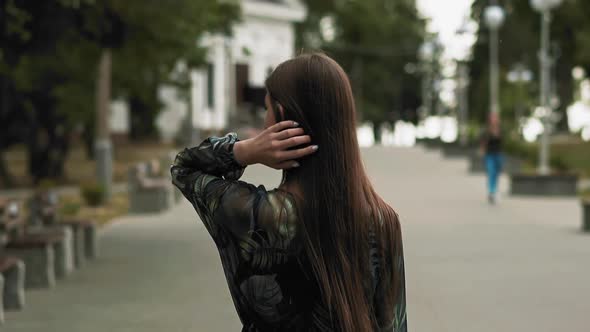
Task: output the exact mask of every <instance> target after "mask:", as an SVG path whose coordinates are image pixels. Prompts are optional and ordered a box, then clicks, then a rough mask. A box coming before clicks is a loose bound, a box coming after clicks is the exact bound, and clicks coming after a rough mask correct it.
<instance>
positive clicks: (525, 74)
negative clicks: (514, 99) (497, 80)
mask: <svg viewBox="0 0 590 332" xmlns="http://www.w3.org/2000/svg"><path fill="white" fill-rule="evenodd" d="M507 79H508V82H510V83H513V84H516V86H517V88H518V99H519V100H518V105H517V107H516V112H514V113H515V114H514V119H515V124H516V126H517V128H520V121H521V119H522V118H523V116H524V108H525V107H524V104H523V99H524V87H525V85H526V84H527V83H529V82H530V81H532V80H533V73H532V72H531V71H530V70H529V69H528V68H527V67H525V65H523V64H522V63H517V64H516V65H514V67H512V69H511V70H510V71H509V72H508V75H507Z"/></svg>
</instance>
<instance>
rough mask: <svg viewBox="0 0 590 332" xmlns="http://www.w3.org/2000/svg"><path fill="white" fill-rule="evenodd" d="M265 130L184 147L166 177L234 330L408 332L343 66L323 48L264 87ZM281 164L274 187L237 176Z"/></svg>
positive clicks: (401, 282) (391, 235)
mask: <svg viewBox="0 0 590 332" xmlns="http://www.w3.org/2000/svg"><path fill="white" fill-rule="evenodd" d="M266 88H267V96H266V101H265V102H266V108H267V115H266V123H265V127H266V129H265V130H264V131H263V132H261V133H260V134H259V135H258V136H256V137H254V138H251V139H247V140H244V141H239V140H238V139H237V137H236V135H235V134H228V135H227V136H225V137H222V138H215V137H212V138H209V139H207V140H205V141H204V142H203V143H202V144H201V145H200V146H198V147H195V148H192V149H186V150H184V151H183V152H181V153H180V154H179V155H178V156H177V158H176V161H175V165H174V166H173V167H172V175H173V181H174V184H175V185H176V186H178V188H180V190H182V192H183V193H184V195H185V196H186V198H187V199H188V200H190V201H191V203H192V204H193V205H194V207H195V209H196V210H197V212H198V214H199V215H200V217H201V219H202V220H203V222H204V224H205V226H206V227H207V229H208V231H209V232H210V233H211V236H212V237H213V239H214V241H215V243H216V245H217V247H218V249H219V252H220V255H221V261H222V264H223V267H224V270H225V276H226V278H227V282H228V285H229V288H230V292H231V295H232V297H233V300H234V304H235V306H236V309H237V311H238V315H239V316H240V319H241V321H242V323H243V324H244V328H243V331H347V332H351V331H354V332H357V331H396V332H397V331H406V330H407V327H406V303H405V302H406V301H405V279H404V261H403V253H402V239H401V231H400V225H399V222H398V218H397V214H396V213H395V212H394V210H393V209H391V208H390V207H389V206H388V205H387V204H386V203H385V202H384V201H383V200H382V199H381V198H380V197H379V196H378V195H377V193H376V192H375V191H374V189H373V188H372V186H371V184H370V182H369V179H368V177H367V175H366V173H365V171H364V169H363V164H362V161H361V155H360V151H359V147H358V143H357V138H356V128H355V125H356V118H355V109H354V99H353V96H352V90H351V87H350V82H349V80H348V77H347V76H346V74H345V73H344V71H343V70H342V68H341V67H340V66H339V65H338V64H337V63H336V62H335V61H334V60H332V59H330V58H329V57H327V56H326V55H323V54H306V55H301V56H298V57H296V58H294V59H292V60H289V61H286V62H284V63H282V64H281V65H279V66H278V67H277V68H276V69H275V71H274V72H273V73H272V74H271V75H270V77H269V78H268V79H267V82H266ZM256 163H260V164H264V165H266V166H269V167H272V168H274V169H281V170H283V180H282V181H281V185H280V186H279V188H277V189H274V190H270V191H267V190H266V189H265V188H264V187H263V186H258V187H256V186H254V185H251V184H247V183H244V182H241V181H238V178H239V177H240V176H241V175H242V173H243V171H244V168H245V167H246V166H248V165H252V164H256Z"/></svg>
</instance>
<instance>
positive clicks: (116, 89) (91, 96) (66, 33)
mask: <svg viewBox="0 0 590 332" xmlns="http://www.w3.org/2000/svg"><path fill="white" fill-rule="evenodd" d="M239 15H240V10H239V5H238V3H237V2H236V1H229V0H228V1H218V0H199V1H194V0H178V1H175V2H174V4H163V3H162V2H161V1H157V0H127V1H118V0H105V1H95V0H47V1H18V0H6V1H2V2H0V22H1V24H0V87H1V88H2V89H1V90H0V93H1V96H0V99H1V100H2V103H0V107H1V109H0V149H4V148H7V147H8V146H9V145H10V144H16V143H21V142H26V143H27V148H28V152H29V164H30V167H29V171H30V174H31V176H32V177H33V178H34V179H35V181H36V180H39V179H42V178H47V177H52V178H57V177H62V176H64V174H63V163H64V161H65V158H66V157H67V151H68V147H69V140H70V137H71V136H72V134H73V132H74V130H76V129H78V128H79V129H82V130H83V132H82V136H83V137H84V138H85V140H86V143H87V145H88V146H89V147H91V145H92V144H91V141H92V137H93V136H94V135H93V131H94V127H95V124H94V121H95V105H96V104H95V89H96V81H97V72H98V71H97V65H98V60H99V57H100V54H101V53H102V52H103V50H104V49H111V50H112V54H113V64H112V97H113V99H114V98H122V99H127V100H134V101H136V103H135V105H141V107H132V108H131V113H132V114H131V116H132V118H134V119H141V121H133V122H132V124H133V125H135V127H134V128H132V132H133V134H134V135H133V137H134V138H143V137H145V136H149V135H153V134H154V128H153V123H154V119H155V117H156V116H157V114H158V112H159V110H160V108H161V103H160V101H159V100H158V96H157V91H158V90H157V88H158V86H160V85H161V84H172V85H175V86H178V87H180V88H186V87H188V78H189V75H188V73H189V70H190V69H191V68H194V67H197V66H199V65H202V64H203V63H204V59H205V50H203V49H200V48H199V47H198V40H199V38H200V37H201V36H202V35H203V34H204V33H207V32H223V33H229V32H230V27H231V23H232V22H234V21H235V20H237V19H238V17H239ZM179 62H183V63H184V64H185V66H184V67H183V68H181V67H177V64H178V63H179ZM173 72H174V75H172V74H173ZM144 124H149V125H147V126H144ZM13 128H18V130H17V131H15V130H14V129H13ZM48 137H49V139H48ZM47 140H49V142H47V143H44V142H45V141H47Z"/></svg>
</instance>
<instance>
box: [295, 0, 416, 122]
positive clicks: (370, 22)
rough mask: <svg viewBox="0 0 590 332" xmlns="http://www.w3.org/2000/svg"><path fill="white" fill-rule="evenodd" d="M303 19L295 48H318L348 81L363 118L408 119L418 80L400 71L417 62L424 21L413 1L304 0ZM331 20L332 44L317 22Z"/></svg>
mask: <svg viewBox="0 0 590 332" xmlns="http://www.w3.org/2000/svg"><path fill="white" fill-rule="evenodd" d="M306 4H307V6H308V9H309V13H308V17H307V19H306V21H305V22H304V23H303V24H301V25H300V26H299V27H298V45H299V48H303V49H307V50H315V49H323V50H324V51H326V52H327V53H328V55H330V56H332V57H333V58H334V59H335V60H336V61H338V62H339V63H340V64H341V65H342V67H343V68H344V70H346V71H347V72H348V74H349V76H350V78H351V81H352V85H353V89H354V90H355V98H356V101H357V105H358V110H359V112H360V115H361V117H362V119H363V120H365V121H371V122H374V123H376V124H379V123H381V122H383V121H392V120H394V119H395V118H400V117H408V118H413V117H414V114H415V113H414V112H415V109H416V108H417V107H418V105H419V103H420V102H419V97H418V93H419V91H420V85H419V80H418V78H417V77H416V76H412V75H410V74H408V73H406V72H405V70H404V67H405V66H406V64H408V63H414V64H415V63H417V61H418V60H417V53H418V48H419V46H420V44H421V43H422V40H423V35H424V22H423V21H422V20H421V19H420V18H419V17H418V13H417V10H416V5H415V1H414V0H400V1H388V0H370V1H369V0H368V1H313V0H307V1H306ZM326 17H331V18H332V19H333V22H334V29H335V38H334V40H325V39H324V37H323V35H322V33H321V29H320V22H321V20H322V19H323V18H326Z"/></svg>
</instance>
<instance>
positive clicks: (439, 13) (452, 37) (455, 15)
mask: <svg viewBox="0 0 590 332" xmlns="http://www.w3.org/2000/svg"><path fill="white" fill-rule="evenodd" d="M472 3H473V0H417V6H418V10H419V11H420V13H422V15H423V16H424V17H428V18H431V22H430V25H429V27H428V30H429V31H433V32H438V33H439V34H440V40H441V42H442V43H443V44H444V45H445V47H446V49H447V50H446V56H447V57H449V58H463V57H465V56H466V51H467V50H468V49H469V46H470V45H471V44H472V43H473V42H475V32H476V29H477V25H476V24H475V23H474V22H473V21H471V20H469V21H470V24H469V26H468V27H469V30H470V31H471V34H468V35H464V36H462V37H458V36H457V34H456V32H457V30H459V29H460V28H461V27H462V25H464V23H465V22H466V19H467V18H469V16H470V8H471V4H472Z"/></svg>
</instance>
